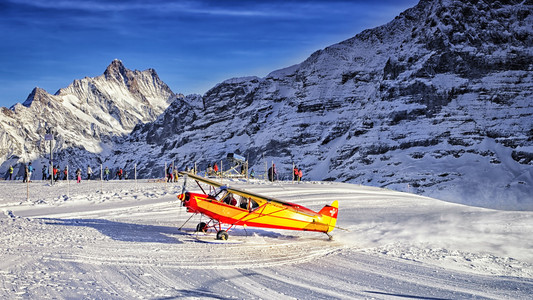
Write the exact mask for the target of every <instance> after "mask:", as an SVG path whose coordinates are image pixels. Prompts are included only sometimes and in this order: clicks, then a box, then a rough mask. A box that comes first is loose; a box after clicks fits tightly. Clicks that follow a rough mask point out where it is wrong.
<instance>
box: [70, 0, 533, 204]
mask: <svg viewBox="0 0 533 300" xmlns="http://www.w3.org/2000/svg"><path fill="white" fill-rule="evenodd" d="M531 11H533V5H532V4H530V3H528V2H522V1H504V2H494V3H485V2H479V3H478V2H472V1H466V0H463V1H460V0H442V1H441V0H434V1H430V0H422V1H420V3H419V4H418V5H416V6H415V7H413V8H410V9H408V10H406V11H404V12H403V13H401V14H400V15H399V16H397V17H396V18H395V19H394V20H392V21H391V22H389V23H387V24H385V25H383V26H379V27H376V28H373V29H367V30H365V31H363V32H361V33H359V34H357V35H355V36H354V37H352V38H350V39H347V40H344V41H342V42H340V43H337V44H334V45H331V46H329V47H326V48H324V49H321V50H318V51H316V52H314V53H313V54H311V55H310V56H309V57H308V58H307V59H306V60H304V61H303V62H302V63H300V64H296V65H293V66H289V67H287V68H283V69H280V70H275V71H272V72H271V73H269V74H268V75H267V76H265V77H263V78H260V77H255V76H250V77H241V78H232V79H228V80H225V81H223V82H221V83H219V84H217V85H215V86H214V87H213V88H211V89H210V90H209V91H207V92H206V93H205V94H204V95H203V96H200V95H189V96H186V97H176V99H175V100H173V102H172V103H171V104H170V106H168V108H166V110H165V111H164V112H163V113H161V114H153V115H152V117H153V119H154V120H153V121H150V122H146V123H144V122H139V123H136V124H135V125H132V124H129V123H128V125H132V126H131V128H132V131H131V133H130V134H124V135H121V137H120V138H117V139H115V140H114V142H113V143H110V144H109V145H110V146H109V149H107V150H106V151H103V150H102V151H100V152H98V151H93V152H91V153H86V152H83V151H81V150H80V149H78V148H71V149H70V150H69V149H66V150H65V151H63V153H62V154H60V158H61V159H63V160H65V161H70V162H71V163H78V164H80V163H81V164H82V165H83V164H85V162H87V161H89V162H91V163H99V164H100V163H103V164H106V166H110V167H113V168H118V167H121V168H124V169H126V170H128V171H129V172H130V173H131V171H132V169H133V165H134V164H135V165H136V166H137V171H138V175H139V176H140V177H160V176H164V175H163V170H164V167H165V166H167V165H169V164H170V163H176V165H177V166H178V167H179V168H180V169H185V168H189V167H192V166H193V165H195V164H196V165H197V166H198V167H199V168H200V169H202V170H205V169H206V168H207V166H208V165H211V164H212V163H214V162H215V161H220V160H222V159H223V158H224V157H226V154H227V153H229V152H234V153H237V154H240V155H242V156H244V157H247V158H248V159H249V160H250V164H251V168H254V169H255V171H256V174H258V175H262V174H263V173H264V172H265V171H264V169H266V168H265V165H270V164H271V163H273V162H274V163H276V165H277V167H278V169H279V171H280V176H281V177H282V178H285V179H290V178H291V176H290V174H291V169H292V165H293V163H295V164H296V165H297V166H299V167H301V168H303V169H304V178H305V179H310V180H337V181H346V182H352V183H359V184H365V185H373V186H379V187H386V188H390V189H395V190H400V191H407V192H414V193H418V194H423V195H428V196H432V197H435V198H439V199H444V200H449V201H453V202H461V203H469V204H472V205H479V206H483V205H484V202H487V201H485V200H486V199H487V198H491V199H498V200H496V201H494V200H493V201H490V203H492V204H494V203H498V205H499V208H506V207H509V208H514V207H523V208H524V209H533V192H532V191H533V171H532V168H531V165H532V163H531V161H532V158H533V125H531V122H530V121H531V119H532V118H533V103H531V97H532V95H533V85H532V83H533V66H532V63H531V61H533V53H531V48H532V46H533V39H532V36H533V35H532V33H533V32H532V28H533V16H532V15H531V13H530V12H531ZM112 65H113V66H112V67H111V65H110V67H108V69H109V68H111V69H110V70H109V72H107V69H106V72H105V73H108V74H107V76H108V77H109V78H113V80H115V81H117V82H119V81H120V82H122V83H123V85H124V86H126V87H127V89H128V93H130V94H132V95H133V96H132V97H133V98H135V97H136V96H135V91H136V90H137V87H139V88H141V87H142V84H139V83H143V82H147V80H138V78H139V77H138V76H136V77H135V78H137V79H136V80H131V79H129V76H131V74H133V73H128V72H126V71H125V70H122V69H121V65H120V64H119V63H118V62H117V63H115V62H113V63H112ZM153 74H155V71H153V73H151V74H148V75H147V74H145V76H146V78H150V77H151V76H154V75H153ZM102 76H106V74H104V75H102ZM135 81H136V82H135ZM79 84H80V85H81V84H82V82H81V81H80V83H79ZM128 84H129V85H128ZM130 89H131V90H132V91H133V92H131V91H130ZM81 90H84V89H81ZM85 90H86V89H85ZM100 92H101V93H102V91H100ZM147 94H149V93H145V94H143V95H145V96H146V95H147ZM104 98H105V97H104ZM137 98H138V100H139V101H140V102H143V101H144V100H143V98H142V97H137ZM149 99H150V98H149V97H146V100H148V101H149ZM105 101H109V99H104V101H103V102H104V103H105ZM120 113H121V111H114V112H111V115H113V114H115V115H120ZM72 149H74V150H72ZM80 152H83V153H86V154H85V156H84V155H79V153H80ZM76 154H78V155H77V156H76ZM73 156H76V159H73V158H72V157H73ZM82 161H83V163H82Z"/></svg>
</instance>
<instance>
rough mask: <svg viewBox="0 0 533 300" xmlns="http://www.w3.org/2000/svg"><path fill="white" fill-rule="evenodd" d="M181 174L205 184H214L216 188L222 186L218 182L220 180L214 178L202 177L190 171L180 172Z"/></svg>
mask: <svg viewBox="0 0 533 300" xmlns="http://www.w3.org/2000/svg"><path fill="white" fill-rule="evenodd" d="M180 174H181V175H183V176H185V175H187V176H189V178H192V179H194V180H197V181H200V182H203V183H205V184H209V185H211V186H214V187H216V188H219V187H221V186H223V185H224V184H222V183H220V182H216V181H214V180H211V179H207V178H204V177H202V176H198V175H195V174H192V173H188V172H180Z"/></svg>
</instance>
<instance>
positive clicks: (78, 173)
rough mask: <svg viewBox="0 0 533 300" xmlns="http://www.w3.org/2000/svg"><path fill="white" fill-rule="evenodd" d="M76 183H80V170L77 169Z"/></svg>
mask: <svg viewBox="0 0 533 300" xmlns="http://www.w3.org/2000/svg"><path fill="white" fill-rule="evenodd" d="M76 182H77V183H80V182H81V169H80V168H78V169H77V170H76Z"/></svg>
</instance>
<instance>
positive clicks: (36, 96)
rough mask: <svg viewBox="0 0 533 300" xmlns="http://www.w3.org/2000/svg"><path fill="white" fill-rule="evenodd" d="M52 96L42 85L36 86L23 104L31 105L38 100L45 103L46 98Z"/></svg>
mask: <svg viewBox="0 0 533 300" xmlns="http://www.w3.org/2000/svg"><path fill="white" fill-rule="evenodd" d="M50 96H51V95H50V94H48V92H47V91H45V90H44V89H42V88H40V87H35V88H34V89H33V90H32V91H31V93H30V94H29V95H28V97H27V98H26V101H24V103H22V105H24V106H25V107H30V106H31V104H32V103H33V102H36V101H38V102H43V103H45V102H46V100H48V99H50Z"/></svg>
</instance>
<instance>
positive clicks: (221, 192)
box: [209, 186, 227, 200]
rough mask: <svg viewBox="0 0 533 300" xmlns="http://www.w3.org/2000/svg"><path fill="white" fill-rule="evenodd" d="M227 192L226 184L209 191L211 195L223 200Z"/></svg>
mask: <svg viewBox="0 0 533 300" xmlns="http://www.w3.org/2000/svg"><path fill="white" fill-rule="evenodd" d="M226 192H227V190H226V186H221V187H219V188H217V189H215V190H214V191H212V192H211V193H209V196H212V197H215V198H216V199H217V200H221V199H222V198H224V195H226Z"/></svg>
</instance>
